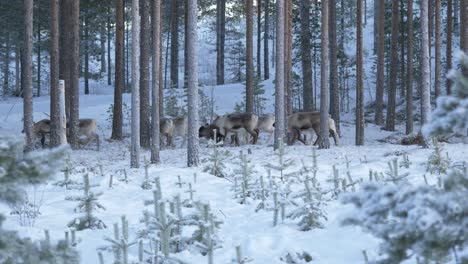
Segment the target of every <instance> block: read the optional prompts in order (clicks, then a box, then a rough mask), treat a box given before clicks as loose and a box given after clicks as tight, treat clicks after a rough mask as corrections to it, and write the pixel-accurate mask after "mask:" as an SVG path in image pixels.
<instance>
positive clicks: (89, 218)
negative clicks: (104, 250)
mask: <svg viewBox="0 0 468 264" xmlns="http://www.w3.org/2000/svg"><path fill="white" fill-rule="evenodd" d="M90 189H91V186H90V184H89V176H88V174H85V175H84V176H83V195H82V196H70V197H67V198H66V199H67V200H70V201H78V202H79V203H78V206H77V207H76V208H75V212H80V213H84V214H83V216H81V217H78V218H75V219H73V220H72V221H71V222H70V223H69V224H68V226H69V227H74V228H75V229H76V230H84V229H88V228H89V229H96V228H97V229H102V228H106V225H105V224H104V222H103V221H101V220H100V219H98V218H96V217H95V216H94V212H95V211H96V210H98V209H100V210H105V207H104V206H102V205H101V204H100V203H99V202H98V197H99V196H101V195H102V193H94V192H92V191H91V190H90Z"/></svg>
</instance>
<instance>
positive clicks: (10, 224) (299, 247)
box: [0, 81, 468, 263]
mask: <svg viewBox="0 0 468 264" xmlns="http://www.w3.org/2000/svg"><path fill="white" fill-rule="evenodd" d="M93 85H94V86H95V87H96V89H95V94H93V95H87V96H84V95H83V96H82V97H81V98H80V116H81V117H89V118H96V119H97V120H98V123H99V133H100V135H101V139H102V141H101V142H102V144H101V151H99V152H97V151H95V150H94V148H93V146H89V147H88V148H87V149H86V150H78V151H74V152H73V153H72V154H71V155H70V157H71V164H72V165H71V166H70V167H71V168H72V169H73V170H72V174H71V179H72V180H74V181H78V182H81V181H82V177H83V174H84V173H86V172H87V171H88V170H91V171H90V172H88V173H89V175H90V179H91V183H92V184H95V185H97V187H95V188H93V191H95V192H102V193H103V195H102V196H101V197H100V198H99V201H100V203H101V204H102V205H103V206H104V207H105V208H106V210H104V211H98V212H96V217H98V218H99V219H101V220H102V221H103V222H104V223H105V224H106V225H107V229H100V230H98V229H97V230H86V231H80V232H77V237H78V239H79V242H78V244H77V246H76V247H77V249H78V250H79V251H80V253H81V261H82V263H98V255H97V252H96V249H97V248H98V247H102V246H105V245H109V242H107V241H105V240H104V238H105V237H113V228H112V225H113V223H120V217H121V216H122V215H125V216H126V217H127V218H128V221H129V230H130V238H131V239H136V238H137V232H138V231H139V230H141V229H142V228H143V227H144V224H143V223H141V222H140V220H141V219H142V217H143V211H144V210H145V209H146V210H151V206H145V205H144V201H145V200H151V199H152V197H153V193H152V190H143V189H142V188H141V184H142V182H143V181H144V169H143V168H141V169H129V163H130V161H129V139H128V138H126V139H125V140H124V141H123V142H115V141H109V140H108V138H109V137H110V124H109V122H108V121H107V119H108V116H109V114H108V113H107V112H106V111H107V110H108V109H109V106H110V104H111V103H112V88H111V87H107V86H105V85H101V84H93ZM265 88H266V90H267V94H268V96H269V97H270V99H272V97H271V95H272V91H273V89H274V86H273V84H272V82H271V81H266V82H265ZM207 89H209V88H207ZM242 89H243V86H242V85H241V84H237V85H236V84H233V85H226V86H222V87H215V89H214V94H215V99H216V104H217V108H218V113H224V112H229V111H232V108H233V106H234V103H235V101H237V100H240V99H241V98H242V97H241V91H242ZM124 101H125V102H127V104H128V105H129V96H128V95H125V96H124ZM271 102H273V101H272V100H270V103H271ZM48 108H49V100H48V98H47V97H40V98H35V99H34V119H35V120H40V119H42V118H47V115H46V114H44V113H48ZM10 109H11V112H10ZM269 110H272V106H271V105H270V106H269ZM9 112H10V113H9ZM8 113H9V114H8ZM7 115H8V116H7ZM0 118H1V119H2V122H1V125H0V129H1V130H0V131H1V132H2V133H10V134H11V133H12V134H18V135H20V131H21V129H22V122H21V118H22V102H21V100H19V99H16V98H10V99H8V100H5V101H2V102H1V103H0ZM352 119H353V117H352V116H347V117H346V118H345V120H344V122H343V123H342V132H341V133H342V138H341V142H342V145H341V146H339V147H336V146H332V147H331V148H330V149H328V150H317V154H318V155H319V157H318V166H319V170H318V173H317V180H318V182H319V183H320V185H321V187H322V189H324V190H328V189H330V188H332V187H333V182H330V179H331V177H332V175H333V173H332V166H333V165H335V166H336V168H337V169H338V170H339V171H340V177H345V172H346V171H347V169H346V167H347V163H346V161H347V160H348V161H349V172H350V175H351V176H352V177H353V179H354V180H360V179H362V180H363V182H366V181H368V174H369V170H373V171H377V172H385V171H386V170H387V162H389V161H391V160H393V159H394V158H396V157H398V158H399V159H400V161H401V160H402V154H403V153H407V154H408V158H409V160H410V161H411V163H412V164H411V166H410V168H409V169H405V168H402V169H401V170H402V173H404V172H409V173H410V177H409V180H410V181H411V182H413V183H415V184H424V179H423V175H426V177H427V179H428V180H429V182H430V183H431V184H436V183H437V180H438V179H437V176H436V175H430V174H429V173H427V172H426V165H425V162H426V161H427V159H428V156H429V155H430V153H432V150H431V149H422V148H420V147H418V146H401V145H391V144H387V143H379V142H377V139H381V138H384V137H386V136H388V135H389V134H390V133H389V132H385V131H382V130H380V128H379V127H377V126H374V125H372V124H368V125H367V127H366V137H365V138H366V145H365V146H363V147H356V146H354V145H353V142H354V126H353V125H352V123H353V120H352ZM265 139H266V136H265V137H263V139H262V140H261V142H260V143H259V144H257V145H245V146H241V147H226V148H225V149H226V150H228V151H229V152H230V153H231V154H232V155H231V156H230V157H229V158H228V159H227V160H226V161H225V163H226V165H227V168H226V172H227V174H228V177H226V178H218V177H215V176H213V175H210V174H208V173H206V172H203V168H204V167H205V166H209V162H204V163H203V164H202V165H201V166H200V167H199V168H187V167H186V150H185V149H184V148H177V149H167V150H163V151H162V152H161V159H162V163H161V165H159V166H154V165H150V166H149V177H150V179H154V178H155V177H159V179H160V181H161V186H162V193H163V198H164V199H168V200H172V199H173V197H174V196H176V195H178V194H179V195H180V196H181V198H182V200H185V199H188V197H189V193H187V190H188V184H187V183H192V186H193V189H194V190H195V193H194V200H200V201H202V202H204V203H209V204H210V206H211V208H212V212H213V213H214V215H216V217H217V219H219V220H221V221H222V222H223V224H221V226H220V229H219V231H218V235H219V237H220V238H221V241H222V243H221V244H220V246H221V247H220V248H218V249H216V250H215V251H214V260H215V263H230V261H231V259H233V258H234V257H235V247H236V246H238V245H240V246H241V247H242V250H243V255H245V256H247V257H249V258H251V259H253V263H284V262H281V260H280V258H281V257H284V256H285V255H286V254H287V253H288V252H303V251H305V252H308V253H310V254H311V255H312V256H313V258H314V261H313V263H362V262H363V254H362V251H363V250H365V251H366V252H367V254H368V255H369V258H374V257H376V256H377V254H378V251H377V249H378V243H379V241H378V240H376V239H375V238H373V237H372V236H371V235H370V234H366V233H364V232H363V231H362V230H361V229H359V228H357V227H353V226H342V225H341V220H342V219H343V218H344V217H345V216H346V215H347V214H351V213H352V212H353V210H354V209H353V208H352V207H350V206H345V205H342V204H341V203H340V201H339V199H332V200H330V201H328V202H327V203H326V205H325V206H324V211H325V212H326V214H327V218H328V220H327V221H326V222H324V228H323V229H313V230H311V231H306V232H304V231H300V230H299V229H298V226H297V224H296V222H297V220H292V219H289V218H286V219H285V221H284V222H283V223H281V222H280V223H279V224H278V225H277V226H275V227H274V226H273V212H272V211H265V210H260V211H258V212H255V209H256V207H257V204H258V202H259V201H258V200H253V199H252V200H249V202H248V203H246V204H240V203H238V201H237V199H235V198H234V196H235V194H234V192H233V190H232V188H233V186H234V184H233V181H232V175H233V174H234V170H235V169H237V168H238V165H236V162H237V161H238V160H239V158H238V156H239V152H240V151H242V150H243V152H244V153H247V152H249V151H250V152H251V154H248V159H249V160H250V161H251V162H252V164H253V165H254V167H255V170H256V172H255V173H254V175H253V178H254V179H258V178H259V177H260V176H261V175H262V176H264V177H265V178H266V177H267V172H266V171H267V169H266V168H265V165H266V164H267V163H275V162H276V159H277V158H276V156H274V155H273V153H274V152H273V149H272V147H271V146H270V145H268V143H266V142H265ZM443 147H444V149H445V151H446V152H448V153H449V156H450V158H451V160H452V161H468V149H467V148H466V145H464V144H444V145H443ZM211 153H212V149H211V148H207V147H206V145H202V150H201V156H202V158H203V159H206V158H208V157H209V156H210V155H211ZM311 155H312V147H311V146H303V145H299V144H296V145H294V146H290V147H287V155H286V157H287V158H289V159H292V160H294V166H292V167H291V168H289V169H288V171H289V172H297V171H299V170H300V169H301V167H302V162H301V161H304V163H305V164H307V165H311V162H312V158H311ZM144 158H146V159H147V160H149V152H148V151H146V150H144V151H143V155H142V161H143V160H144ZM99 166H102V169H103V175H101V174H100V172H99V170H98V169H97V168H98V167H99ZM142 167H143V166H142ZM124 170H125V171H126V172H127V175H128V182H125V181H123V178H124V176H123V174H124V173H123V171H124ZM195 173H196V174H197V179H196V182H195V179H194V174H195ZM178 176H180V178H181V180H182V182H184V183H186V184H184V185H183V186H182V187H181V188H180V187H179V186H178V185H177V184H176V183H177V182H178ZM111 177H113V186H112V187H111V188H110V187H109V180H110V178H111ZM61 179H63V173H62V172H59V173H57V175H55V177H54V178H53V179H52V180H50V182H49V183H48V184H47V185H41V186H37V187H34V188H33V187H30V188H29V189H28V193H29V197H30V199H33V197H35V198H36V200H37V201H40V202H39V204H41V208H40V212H41V215H40V216H39V217H38V218H37V220H36V222H35V224H34V226H21V225H20V224H19V221H18V218H17V217H16V216H9V217H8V218H7V220H6V222H5V225H4V227H5V228H6V229H14V230H19V231H20V234H21V235H23V236H29V237H31V238H33V239H43V234H44V233H43V230H45V229H47V230H50V233H51V237H52V238H53V239H54V240H58V239H62V238H63V237H64V232H65V231H67V230H68V228H67V224H68V223H69V222H70V221H71V220H72V219H74V217H76V216H78V214H77V213H75V212H74V208H75V206H76V202H73V201H68V200H66V199H65V198H66V197H68V196H73V195H79V194H80V193H81V192H82V191H80V190H66V189H65V188H62V187H58V186H55V185H54V182H56V181H58V180H61ZM293 191H298V190H297V189H295V190H293ZM348 191H349V190H348ZM356 191H359V184H358V185H357V190H356ZM288 209H289V210H290V209H291V208H289V207H287V208H286V211H287V210H288ZM0 210H1V212H2V213H5V214H6V215H8V214H9V212H10V208H9V207H8V206H6V205H4V204H2V205H0ZM186 210H189V211H186ZM190 210H193V209H186V208H184V209H183V212H191V211H190ZM286 213H288V212H286ZM191 231H193V230H191ZM184 232H185V233H187V234H185V233H184V235H187V236H190V234H191V233H190V232H188V231H184ZM145 243H146V242H145ZM145 246H148V245H146V244H145ZM130 256H131V260H134V261H136V260H137V256H138V247H137V246H136V245H135V246H133V247H131V249H130ZM173 256H174V257H176V258H178V259H180V260H183V261H185V262H186V263H207V257H206V256H203V255H202V254H201V253H200V252H199V251H197V250H194V249H193V248H188V249H186V250H183V251H182V252H180V253H177V254H174V255H173ZM104 257H105V260H106V263H111V261H112V259H113V258H112V254H111V252H104Z"/></svg>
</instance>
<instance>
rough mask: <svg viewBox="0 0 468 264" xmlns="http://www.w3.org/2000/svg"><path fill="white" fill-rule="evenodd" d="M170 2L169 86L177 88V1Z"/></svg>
mask: <svg viewBox="0 0 468 264" xmlns="http://www.w3.org/2000/svg"><path fill="white" fill-rule="evenodd" d="M171 3H172V18H171V87H175V88H179V1H178V0H172V1H171Z"/></svg>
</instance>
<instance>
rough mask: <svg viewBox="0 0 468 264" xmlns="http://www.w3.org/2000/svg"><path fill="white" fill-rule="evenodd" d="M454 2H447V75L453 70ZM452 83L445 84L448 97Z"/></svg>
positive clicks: (450, 0)
mask: <svg viewBox="0 0 468 264" xmlns="http://www.w3.org/2000/svg"><path fill="white" fill-rule="evenodd" d="M452 5H453V4H452V0H447V27H446V28H445V33H446V34H447V43H446V48H447V49H446V53H445V58H446V60H447V61H446V64H445V73H446V74H447V73H448V72H449V71H450V70H451V69H452V31H453V28H452V25H453V17H452V16H453V15H452V14H453V9H452V8H453V6H452ZM451 85H452V83H451V81H450V78H446V82H445V90H446V93H447V95H449V94H450V93H451V87H450V86H451Z"/></svg>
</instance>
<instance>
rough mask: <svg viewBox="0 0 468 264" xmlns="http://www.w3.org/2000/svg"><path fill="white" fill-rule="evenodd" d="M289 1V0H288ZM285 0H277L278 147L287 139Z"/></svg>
mask: <svg viewBox="0 0 468 264" xmlns="http://www.w3.org/2000/svg"><path fill="white" fill-rule="evenodd" d="M286 1H288V0H286ZM284 2H285V0H276V56H275V60H276V68H275V71H276V72H275V80H276V81H275V143H274V149H277V148H278V147H279V146H280V144H283V142H284V140H285V133H286V127H285V121H286V120H285V111H284V90H285V87H284V38H285V30H284V24H285V23H284V22H285V17H286V14H285V10H284Z"/></svg>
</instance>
